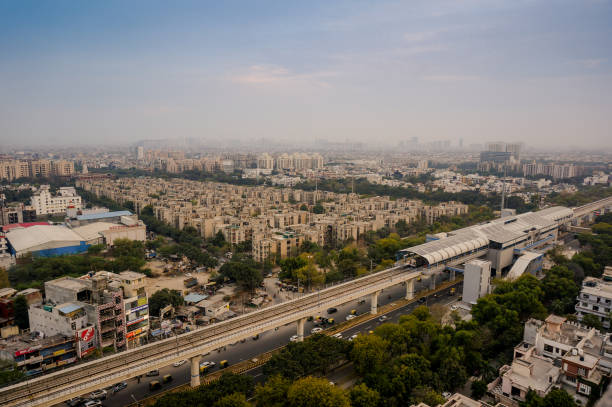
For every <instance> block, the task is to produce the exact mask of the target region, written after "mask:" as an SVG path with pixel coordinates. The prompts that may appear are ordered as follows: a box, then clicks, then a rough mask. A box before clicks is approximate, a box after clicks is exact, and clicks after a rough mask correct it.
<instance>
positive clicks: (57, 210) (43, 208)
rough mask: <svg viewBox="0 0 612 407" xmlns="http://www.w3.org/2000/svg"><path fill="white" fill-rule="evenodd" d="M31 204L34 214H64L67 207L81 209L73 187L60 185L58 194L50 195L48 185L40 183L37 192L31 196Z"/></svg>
mask: <svg viewBox="0 0 612 407" xmlns="http://www.w3.org/2000/svg"><path fill="white" fill-rule="evenodd" d="M32 206H33V207H34V209H35V210H36V215H57V214H65V213H66V209H68V208H69V207H73V208H75V209H77V210H80V209H83V204H82V202H81V197H80V196H78V195H77V193H76V190H75V189H74V188H73V187H62V188H60V189H59V195H57V196H52V195H51V192H50V191H49V185H42V186H41V187H40V190H39V192H38V194H36V195H34V196H32Z"/></svg>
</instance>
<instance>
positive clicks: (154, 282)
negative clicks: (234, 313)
mask: <svg viewBox="0 0 612 407" xmlns="http://www.w3.org/2000/svg"><path fill="white" fill-rule="evenodd" d="M146 267H149V268H150V269H151V272H152V273H153V275H154V276H156V277H152V278H151V277H147V279H146V287H145V290H146V291H147V295H149V296H151V295H152V294H153V293H155V292H156V291H159V290H162V289H164V288H168V289H170V290H179V291H181V292H185V291H186V290H187V289H186V288H185V285H184V284H183V282H184V281H185V279H186V278H189V276H186V275H185V274H183V273H174V272H168V273H164V272H163V270H164V269H165V268H166V263H164V262H163V261H160V260H152V261H149V262H147V265H146ZM190 274H191V276H192V277H195V278H197V279H198V283H199V284H206V283H208V279H209V277H210V273H196V272H191V273H190Z"/></svg>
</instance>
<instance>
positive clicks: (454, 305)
mask: <svg viewBox="0 0 612 407" xmlns="http://www.w3.org/2000/svg"><path fill="white" fill-rule="evenodd" d="M457 308H459V307H458V306H457V305H456V304H453V305H451V310H453V311H455V310H457Z"/></svg>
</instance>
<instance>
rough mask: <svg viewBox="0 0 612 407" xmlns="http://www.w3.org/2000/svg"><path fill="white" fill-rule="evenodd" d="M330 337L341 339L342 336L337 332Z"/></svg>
mask: <svg viewBox="0 0 612 407" xmlns="http://www.w3.org/2000/svg"><path fill="white" fill-rule="evenodd" d="M332 336H333V337H334V338H337V339H342V334H341V333H340V332H338V333H337V334H333V335H332Z"/></svg>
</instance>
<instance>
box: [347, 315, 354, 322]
mask: <svg viewBox="0 0 612 407" xmlns="http://www.w3.org/2000/svg"><path fill="white" fill-rule="evenodd" d="M355 318H356V316H355V315H353V314H349V315H347V316H346V320H347V321H350V320H351V319H355Z"/></svg>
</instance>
